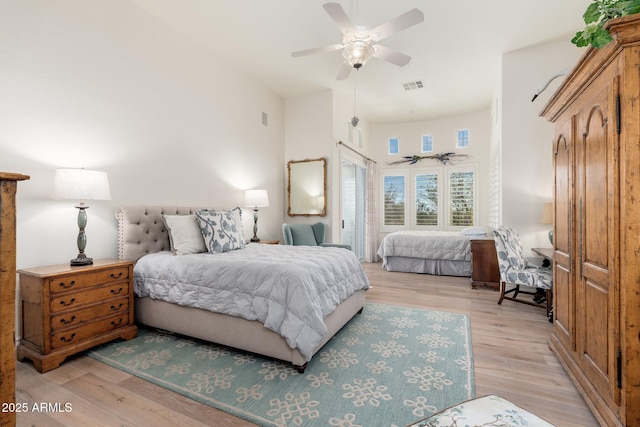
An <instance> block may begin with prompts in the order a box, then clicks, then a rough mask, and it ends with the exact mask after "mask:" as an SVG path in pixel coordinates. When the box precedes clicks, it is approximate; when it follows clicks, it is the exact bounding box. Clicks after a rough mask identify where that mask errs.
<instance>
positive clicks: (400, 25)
mask: <svg viewBox="0 0 640 427" xmlns="http://www.w3.org/2000/svg"><path fill="white" fill-rule="evenodd" d="M422 21H424V13H422V11H421V10H420V9H411V10H410V11H408V12H407V13H403V14H402V15H400V16H398V17H396V18H393V19H392V20H391V21H388V22H385V23H384V24H380V25H378V26H377V27H375V28H373V29H371V30H369V36H370V37H371V38H372V39H373V40H374V41H380V40H382V39H384V38H387V37H389V36H390V35H392V34H395V33H397V32H399V31H402V30H404V29H407V28H409V27H411V26H413V25H416V24H419V23H421V22H422Z"/></svg>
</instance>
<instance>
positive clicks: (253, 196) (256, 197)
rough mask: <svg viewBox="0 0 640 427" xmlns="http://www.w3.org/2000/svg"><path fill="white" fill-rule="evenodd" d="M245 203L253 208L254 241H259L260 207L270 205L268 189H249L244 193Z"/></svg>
mask: <svg viewBox="0 0 640 427" xmlns="http://www.w3.org/2000/svg"><path fill="white" fill-rule="evenodd" d="M244 202H245V203H244V205H245V206H247V207H249V208H252V209H253V237H252V238H251V241H252V242H259V241H260V239H259V238H258V208H266V207H268V206H269V194H268V193H267V190H247V191H245V193H244Z"/></svg>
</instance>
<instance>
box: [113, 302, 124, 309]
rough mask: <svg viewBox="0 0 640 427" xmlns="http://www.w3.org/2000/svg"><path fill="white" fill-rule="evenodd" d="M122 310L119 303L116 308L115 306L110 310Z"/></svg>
mask: <svg viewBox="0 0 640 427" xmlns="http://www.w3.org/2000/svg"><path fill="white" fill-rule="evenodd" d="M121 308H122V303H120V304H119V305H118V306H117V307H116V306H115V305H112V306H111V310H120V309H121Z"/></svg>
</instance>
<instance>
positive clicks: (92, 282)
mask: <svg viewBox="0 0 640 427" xmlns="http://www.w3.org/2000/svg"><path fill="white" fill-rule="evenodd" d="M128 278H129V269H128V268H127V267H121V268H111V269H106V270H101V271H96V272H92V273H88V274H81V275H80V274H72V275H67V276H62V277H56V278H53V279H51V280H50V281H49V289H50V290H51V293H52V294H55V293H60V292H69V291H75V290H79V289H84V288H91V287H95V286H96V285H99V284H103V283H113V282H117V281H119V280H126V279H128Z"/></svg>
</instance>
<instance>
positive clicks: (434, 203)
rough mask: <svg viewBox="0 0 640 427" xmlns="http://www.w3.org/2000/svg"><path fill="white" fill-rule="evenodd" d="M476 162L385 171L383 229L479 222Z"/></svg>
mask: <svg viewBox="0 0 640 427" xmlns="http://www.w3.org/2000/svg"><path fill="white" fill-rule="evenodd" d="M476 181H477V172H476V166H475V165H461V166H451V165H446V166H438V167H431V168H421V169H411V170H406V169H405V170H402V171H398V170H387V171H383V172H382V190H383V192H384V197H383V202H382V203H381V208H382V209H381V210H382V218H381V222H382V227H381V231H383V232H391V231H397V230H403V229H410V230H421V229H425V230H426V229H428V230H458V229H461V228H464V227H470V226H473V225H476V224H477V222H478V209H477V196H476V186H477V183H476Z"/></svg>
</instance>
